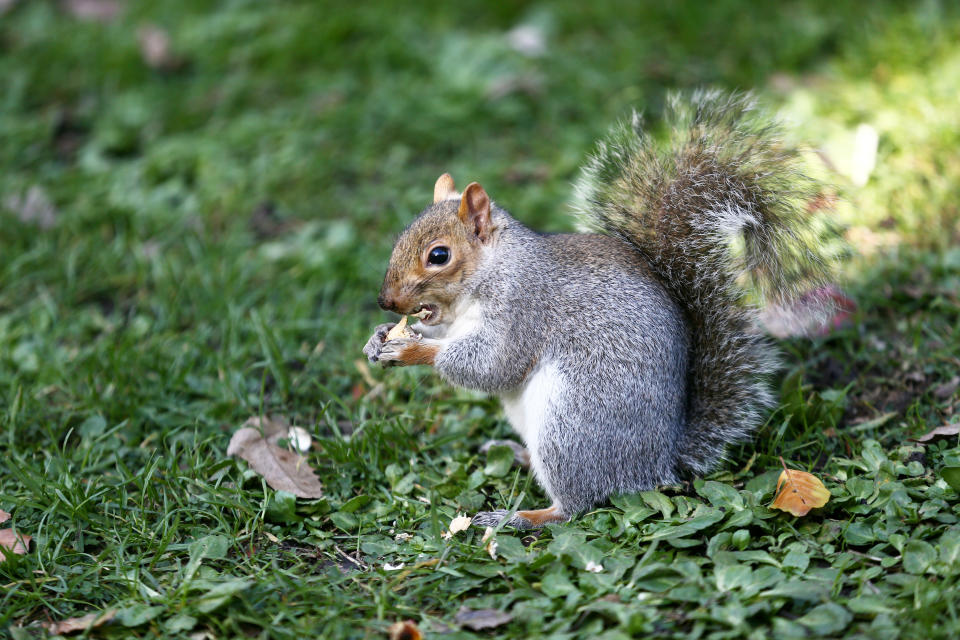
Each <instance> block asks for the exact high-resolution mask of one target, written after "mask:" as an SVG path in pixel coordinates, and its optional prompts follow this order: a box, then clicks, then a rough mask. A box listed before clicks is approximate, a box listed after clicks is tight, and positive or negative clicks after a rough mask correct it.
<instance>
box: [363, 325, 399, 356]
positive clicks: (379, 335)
mask: <svg viewBox="0 0 960 640" xmlns="http://www.w3.org/2000/svg"><path fill="white" fill-rule="evenodd" d="M396 324H397V323H396V322H385V323H383V324H381V325H378V326H377V328H376V329H374V330H373V335H372V336H370V339H369V340H367V344H366V345H365V346H364V347H363V355H365V356H367V360H369V361H370V362H377V361H378V360H379V359H380V351H381V349H383V341H384V340H386V338H387V333H389V332H390V329H393V327H394V326H396Z"/></svg>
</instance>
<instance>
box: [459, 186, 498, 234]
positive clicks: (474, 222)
mask: <svg viewBox="0 0 960 640" xmlns="http://www.w3.org/2000/svg"><path fill="white" fill-rule="evenodd" d="M457 215H459V216H460V222H462V223H463V224H465V225H467V227H469V228H470V230H471V231H473V232H474V233H475V234H476V235H477V237H478V238H479V239H480V241H481V242H486V241H487V240H489V239H490V234H491V232H492V231H493V224H492V222H491V220H490V198H489V197H488V196H487V192H486V191H484V190H483V187H481V186H480V184H479V183H478V182H471V183H470V184H468V185H467V188H466V189H464V190H463V196H462V197H461V198H460V209H459V211H458V212H457Z"/></svg>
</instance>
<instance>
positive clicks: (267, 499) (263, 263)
mask: <svg viewBox="0 0 960 640" xmlns="http://www.w3.org/2000/svg"><path fill="white" fill-rule="evenodd" d="M593 4H594V5H596V6H582V5H583V3H577V2H556V3H542V4H533V5H529V6H521V5H519V4H512V3H511V4H502V5H501V4H495V5H492V4H489V3H469V2H467V3H449V4H448V5H444V6H441V7H429V6H427V5H426V4H422V5H409V6H404V7H403V8H402V10H401V9H400V8H398V7H393V6H386V5H379V4H375V3H351V4H348V3H316V4H314V3H306V2H303V3H299V2H278V3H258V2H244V1H233V2H226V1H224V2H186V1H179V0H177V1H170V2H164V3H134V2H130V3H123V2H113V1H109V0H99V1H94V0H86V1H84V2H81V1H79V0H74V1H69V0H64V1H63V2H54V1H53V0H29V1H28V0H21V1H20V2H0V53H2V54H0V87H2V88H0V425H2V431H0V510H3V511H4V512H8V513H10V514H11V518H10V519H9V520H8V521H6V522H3V523H2V524H0V528H5V527H15V528H16V529H17V530H18V531H22V532H24V533H26V534H29V535H30V536H32V543H31V546H30V548H29V550H28V551H27V553H26V554H24V555H13V556H10V557H8V558H7V559H6V560H5V561H3V562H2V563H0V629H2V633H5V634H6V635H8V636H10V637H14V638H38V637H45V636H46V635H49V634H50V633H51V632H50V631H48V630H47V629H46V628H45V627H44V626H43V625H44V624H47V623H52V622H56V621H60V620H64V619H67V618H70V617H76V616H83V615H86V614H91V613H94V614H99V612H103V611H112V612H113V619H112V620H110V621H107V622H105V623H104V624H102V625H101V626H99V627H97V628H95V629H91V630H89V631H87V632H86V633H87V634H88V635H89V636H91V637H115V638H120V637H137V638H160V637H163V638H174V637H192V638H222V637H277V638H301V637H309V636H317V637H325V638H341V637H342V638H357V637H370V638H378V637H386V635H387V629H388V627H389V626H390V625H392V624H393V623H395V622H397V621H400V620H412V621H413V622H414V623H415V624H416V625H417V626H418V627H419V628H420V630H421V631H423V632H424V633H425V634H427V637H433V636H434V635H440V634H446V635H444V637H449V638H470V637H505V638H529V637H554V638H597V637H603V638H624V637H631V636H634V635H643V636H650V637H694V638H695V637H702V638H727V637H730V638H733V637H754V638H766V637H774V636H775V637H824V636H826V637H861V638H916V637H926V638H937V637H956V636H957V635H958V634H960V620H958V612H957V605H956V598H955V596H954V594H955V593H956V592H957V588H958V577H960V523H958V515H960V493H958V492H960V478H958V475H960V447H958V437H957V435H956V433H952V434H951V433H950V432H951V431H954V430H953V429H951V428H948V429H945V430H944V431H945V432H947V433H946V434H945V435H940V436H938V437H936V438H932V439H930V440H927V441H925V442H916V441H914V440H912V438H913V439H916V438H919V437H920V436H922V435H923V434H925V433H928V432H930V431H931V430H933V429H935V428H938V427H943V426H948V427H949V426H950V425H953V426H954V427H956V425H957V423H958V421H960V418H958V416H957V410H958V408H960V392H958V387H960V378H958V376H960V332H958V327H960V293H958V292H960V229H958V224H960V223H958V218H960V214H958V208H957V202H958V196H960V160H958V156H957V154H956V149H957V147H958V144H960V128H958V126H957V124H956V123H957V122H960V104H958V103H957V101H956V96H955V93H956V87H957V86H958V85H960V45H958V44H957V43H958V42H960V22H958V18H960V11H958V7H957V6H956V4H955V3H949V2H932V1H931V2H923V3H906V2H903V3H901V2H874V3H871V4H870V5H869V9H865V8H864V7H862V6H859V5H850V6H845V5H841V4H839V3H829V2H820V1H813V0H811V1H806V2H789V3H775V4H773V3H771V4H770V6H765V5H761V4H757V3H740V2H715V3H697V4H693V3H690V4H684V5H681V4H679V3H676V4H675V3H655V2H649V3H648V2H642V3H624V4H621V5H616V4H608V3H593ZM661 5H665V6H661ZM703 85H708V86H716V87H722V88H740V89H756V90H757V91H758V92H759V94H760V96H761V98H762V99H763V100H764V101H765V102H766V103H767V104H769V105H771V106H772V107H773V108H775V109H777V110H778V111H779V112H780V113H781V114H782V116H783V117H784V118H786V119H787V120H788V121H789V122H790V123H791V128H790V130H791V131H792V132H793V133H794V135H796V136H797V138H798V139H800V140H805V141H807V142H809V143H810V144H811V145H813V146H814V147H816V148H817V149H818V150H819V151H820V154H819V156H817V157H819V158H820V159H821V160H820V164H819V165H817V166H819V170H821V171H822V172H823V173H824V175H825V177H826V178H827V179H828V180H829V181H830V182H832V183H833V184H834V185H835V186H836V188H837V190H838V192H839V193H840V195H842V196H843V201H842V202H841V204H840V205H839V206H838V209H837V214H836V215H837V219H838V220H840V221H841V222H842V223H843V224H844V225H845V226H846V227H847V236H848V238H849V240H850V242H851V244H852V245H853V246H854V248H855V249H856V250H857V251H858V253H859V257H856V258H855V259H852V260H851V261H850V262H849V263H848V266H847V268H846V276H847V280H846V282H845V283H844V284H843V286H844V288H845V291H846V292H847V293H848V294H849V295H850V296H851V297H852V298H853V299H854V300H855V301H856V303H857V310H856V311H855V312H854V313H853V315H852V317H851V318H850V320H849V322H848V323H846V324H845V325H843V326H842V327H840V328H838V329H837V330H835V331H833V332H831V333H829V334H828V335H825V336H821V337H818V338H815V339H801V338H788V339H784V340H781V341H780V344H781V346H782V349H783V351H784V354H785V355H784V368H783V372H782V374H781V375H780V376H779V377H778V379H777V380H776V381H775V384H776V385H777V386H778V387H779V388H780V389H781V401H780V404H779V407H778V408H777V410H776V411H775V412H773V413H772V415H771V416H770V418H769V420H768V421H767V423H766V425H765V426H764V428H763V429H762V430H761V432H760V433H759V434H758V436H757V438H756V439H755V441H754V442H752V443H750V444H749V445H745V446H744V447H742V448H741V449H739V450H737V451H735V452H734V455H733V459H732V460H731V463H730V464H729V466H728V467H727V468H726V469H724V470H723V471H721V472H718V473H717V474H715V475H713V476H711V477H709V478H705V479H699V480H697V481H696V482H693V483H690V484H688V485H685V486H680V487H670V488H664V489H662V490H661V491H652V492H647V493H644V494H640V495H637V496H622V497H618V498H616V499H614V500H613V501H612V504H610V505H608V506H604V507H602V508H598V509H596V510H594V511H592V512H591V513H589V514H586V515H585V516H584V517H582V518H581V519H579V520H577V521H575V522H572V523H569V524H565V525H562V526H551V527H548V528H547V529H545V530H544V531H542V532H539V533H524V534H519V533H513V532H510V531H501V532H498V533H497V534H496V536H495V538H493V539H492V540H493V542H495V543H496V546H495V547H494V545H493V544H492V543H491V540H486V541H484V540H482V539H481V536H482V534H483V532H482V531H480V530H476V529H472V530H467V531H462V532H459V533H456V534H454V535H452V536H444V535H443V534H444V532H445V531H446V530H447V529H448V528H449V526H450V522H451V520H452V519H453V518H454V517H455V516H457V515H458V514H462V513H467V514H469V513H472V512H474V511H476V510H479V509H490V508H508V509H509V508H514V507H521V508H523V507H533V506H538V505H542V504H544V497H543V496H542V495H541V494H540V493H539V489H538V488H537V487H536V486H535V485H534V484H533V482H532V481H531V478H530V477H529V475H528V474H527V473H526V472H524V471H522V470H518V469H516V468H514V467H512V466H511V465H510V460H509V455H508V451H507V450H503V449H493V450H491V451H490V452H489V453H488V454H481V453H479V452H478V448H479V446H480V444H481V443H482V442H483V441H485V440H486V439H488V438H494V437H501V438H505V437H510V430H509V427H508V426H507V424H506V423H505V421H504V419H503V417H502V415H501V414H500V412H499V408H498V405H497V403H496V401H495V400H492V399H489V398H485V397H483V396H480V395H477V394H472V393H468V392H464V391H457V390H453V389H450V388H447V387H446V386H444V385H442V384H440V382H439V381H438V380H437V378H436V377H434V376H433V375H432V374H431V373H430V372H429V371H428V370H425V369H419V368H412V369H408V370H391V371H388V372H383V371H381V370H379V369H376V368H373V369H370V368H368V367H366V366H365V365H364V363H363V362H358V359H359V358H360V348H361V347H362V345H363V343H364V342H365V340H366V338H367V337H368V335H369V332H370V331H371V329H372V327H373V326H374V325H375V324H377V323H379V322H382V321H385V319H386V314H384V313H382V312H380V311H379V310H378V309H377V308H376V303H375V298H376V291H377V289H378V287H379V284H380V279H381V277H382V270H383V268H384V266H385V264H386V260H387V257H388V255H389V249H390V247H391V245H392V241H393V238H394V236H395V234H396V233H397V232H398V231H399V230H400V229H401V228H402V227H403V225H404V224H405V223H406V222H407V221H409V220H410V219H411V217H412V216H413V215H414V214H415V213H416V212H417V211H418V210H419V209H420V208H421V207H422V206H424V205H425V204H426V203H428V202H429V200H430V196H431V193H432V186H433V181H434V180H435V179H436V177H437V176H438V175H439V174H440V173H442V172H444V171H450V172H451V173H453V175H454V176H455V177H456V178H457V179H458V181H459V182H460V183H461V184H465V183H466V182H468V181H470V180H478V181H480V182H482V183H483V184H484V186H485V187H486V188H487V190H488V191H489V192H490V193H491V195H492V196H493V197H494V199H496V200H497V201H498V202H499V203H501V204H503V205H504V206H505V207H507V208H508V209H510V210H511V211H512V212H513V213H515V214H516V215H517V217H519V218H520V219H521V220H523V221H525V222H527V223H528V224H530V225H531V226H534V227H539V228H544V229H547V230H564V229H571V228H572V226H573V223H572V221H571V220H570V218H569V216H568V215H567V211H568V207H567V204H566V203H567V201H568V198H569V196H570V193H569V191H570V183H571V182H572V179H573V177H574V176H575V172H576V168H577V166H578V165H579V163H580V162H581V161H582V159H583V157H584V155H585V154H586V153H587V152H588V151H589V150H590V145H591V143H592V142H593V140H594V139H595V138H597V137H598V136H599V135H600V134H601V133H602V132H603V131H604V130H605V129H606V128H607V127H608V126H609V125H610V124H611V123H612V122H613V121H614V120H615V119H617V118H619V117H622V116H623V115H625V114H626V113H627V112H628V110H629V109H630V108H631V107H640V108H642V109H643V110H644V111H645V112H646V113H647V114H648V116H649V117H650V119H651V121H652V122H653V123H654V126H655V123H656V118H657V115H658V113H659V112H660V110H661V106H662V104H663V100H664V96H665V92H666V91H667V90H670V89H676V88H689V87H694V86H703ZM864 126H865V127H866V128H864ZM858 131H859V133H858ZM871 136H875V139H876V140H878V141H879V142H878V144H876V145H875V146H874V147H871V146H870V145H869V144H866V145H864V143H863V142H862V141H863V140H867V141H868V142H869V140H870V139H871ZM858 140H860V142H858ZM871 148H875V149H876V162H875V167H874V166H873V163H872V162H870V153H869V152H870V150H871ZM864 149H866V151H865V152H864ZM864 154H866V155H864ZM865 158H866V159H865ZM259 415H272V416H283V417H284V418H286V419H287V420H289V421H290V422H291V423H292V424H294V425H297V426H301V427H303V428H304V429H306V430H307V431H308V432H309V433H310V434H311V436H312V438H313V449H312V450H311V452H310V453H309V455H308V460H309V463H310V464H311V465H312V466H313V467H314V468H315V469H316V470H317V475H318V477H319V479H320V480H321V482H322V483H323V485H324V492H325V497H323V498H321V499H315V500H303V499H300V500H298V499H296V498H295V497H294V496H293V495H292V494H289V493H286V492H282V491H274V490H273V489H271V488H270V487H268V486H267V485H266V484H265V482H264V481H263V480H262V478H261V477H260V476H259V475H257V474H256V473H255V472H254V471H252V470H251V469H250V468H249V467H248V466H247V464H246V463H244V462H242V461H238V460H236V459H234V458H230V457H228V456H227V455H226V451H227V446H228V443H229V441H230V436H231V434H232V433H233V432H234V431H235V430H236V429H237V428H239V427H240V426H241V425H242V424H243V423H244V422H245V421H246V420H247V419H248V418H249V417H251V416H259ZM781 457H782V458H783V459H784V460H785V461H786V462H787V463H788V464H789V465H790V466H791V467H793V468H797V469H803V470H806V471H811V472H813V473H815V474H817V475H818V476H819V477H820V478H821V479H823V480H824V483H825V484H826V486H827V488H828V489H829V490H830V491H831V493H832V498H831V500H830V502H829V503H828V504H827V505H826V506H824V507H823V508H821V509H816V510H814V511H812V512H811V513H810V514H809V515H807V516H804V517H802V518H795V517H793V516H791V515H788V514H786V513H783V512H780V511H775V510H771V509H770V508H769V505H770V503H771V501H772V500H773V490H774V486H775V483H776V478H777V476H778V475H779V473H780V471H781V463H780V458H781ZM464 607H466V609H468V610H469V611H472V612H483V611H484V610H493V611H495V612H497V614H494V613H491V612H486V613H474V614H468V613H466V612H465V611H464V610H462V608H464Z"/></svg>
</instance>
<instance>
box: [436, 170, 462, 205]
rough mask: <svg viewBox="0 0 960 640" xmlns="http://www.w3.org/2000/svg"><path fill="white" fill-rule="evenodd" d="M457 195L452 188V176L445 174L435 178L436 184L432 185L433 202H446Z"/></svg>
mask: <svg viewBox="0 0 960 640" xmlns="http://www.w3.org/2000/svg"><path fill="white" fill-rule="evenodd" d="M456 193H457V188H456V187H455V186H453V176H451V175H450V174H449V173H445V174H443V175H442V176H440V177H439V178H437V182H436V184H434V185H433V201H434V202H440V201H441V200H447V199H449V198H452V197H453V196H454V195H456Z"/></svg>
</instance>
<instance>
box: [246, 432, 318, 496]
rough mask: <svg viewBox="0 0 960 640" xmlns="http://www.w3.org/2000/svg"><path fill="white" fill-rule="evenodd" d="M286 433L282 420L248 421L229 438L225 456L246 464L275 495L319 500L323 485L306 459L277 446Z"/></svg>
mask: <svg viewBox="0 0 960 640" xmlns="http://www.w3.org/2000/svg"><path fill="white" fill-rule="evenodd" d="M289 429H290V426H289V425H288V424H287V423H286V421H285V420H271V419H269V418H264V419H263V420H261V419H260V418H258V417H253V418H250V419H249V420H247V421H246V422H245V423H244V425H243V426H242V427H241V428H240V429H237V431H236V432H235V433H234V434H233V437H232V438H230V444H229V446H228V447H227V455H228V456H237V457H240V458H243V459H244V460H246V461H247V464H249V465H250V468H251V469H253V470H254V471H256V472H257V473H259V474H260V475H261V476H263V479H264V480H266V481H267V484H268V485H270V486H271V487H273V488H274V489H276V490H278V491H287V492H289V493H292V494H293V495H295V496H298V497H300V498H322V497H323V485H322V484H320V480H319V479H318V478H317V476H316V475H315V474H314V471H313V468H312V467H311V466H310V465H309V464H308V463H307V459H306V458H304V457H303V456H301V455H300V454H298V453H296V452H294V451H290V450H289V449H281V448H280V447H279V446H277V444H276V442H277V440H279V439H280V438H282V437H284V436H285V435H286V434H287V433H288V432H289Z"/></svg>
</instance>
